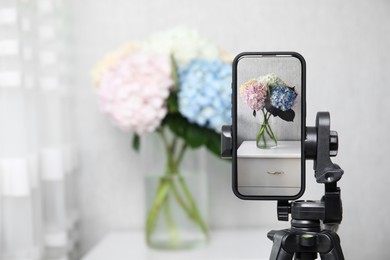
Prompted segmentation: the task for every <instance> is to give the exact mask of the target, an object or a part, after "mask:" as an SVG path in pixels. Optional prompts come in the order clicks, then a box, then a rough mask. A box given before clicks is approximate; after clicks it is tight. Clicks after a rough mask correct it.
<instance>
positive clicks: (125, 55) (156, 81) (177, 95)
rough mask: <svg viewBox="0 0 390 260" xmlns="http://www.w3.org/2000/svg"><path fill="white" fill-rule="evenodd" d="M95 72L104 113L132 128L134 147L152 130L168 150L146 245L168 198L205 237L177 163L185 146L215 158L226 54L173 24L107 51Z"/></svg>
mask: <svg viewBox="0 0 390 260" xmlns="http://www.w3.org/2000/svg"><path fill="white" fill-rule="evenodd" d="M93 76H94V82H95V84H96V86H97V95H98V100H99V105H100V108H101V110H102V111H103V112H104V113H105V114H107V115H108V116H109V117H110V118H111V119H112V121H113V123H114V124H115V125H116V126H118V127H119V128H120V129H122V130H123V131H126V132H129V133H133V148H134V149H136V150H138V149H139V146H140V136H143V135H145V134H147V133H152V132H156V133H157V134H158V135H159V136H160V137H161V140H162V143H163V144H164V147H165V152H166V169H165V172H164V175H163V176H161V178H160V180H159V183H158V185H157V188H156V191H155V199H154V201H153V202H152V203H151V205H150V208H149V211H148V214H147V220H146V237H147V242H148V244H149V245H151V236H152V234H153V231H154V229H155V226H156V222H157V218H158V216H159V215H160V211H161V210H162V209H164V213H165V212H166V211H169V205H168V203H169V200H168V197H173V198H175V201H176V202H177V204H179V205H180V207H181V209H182V210H183V211H184V212H185V214H186V215H187V217H188V218H189V219H190V220H191V221H193V222H194V223H195V224H196V225H197V226H198V227H199V228H200V229H201V231H202V232H203V233H204V234H205V235H206V237H207V234H208V229H207V226H206V224H205V221H204V218H203V216H201V214H200V211H199V210H198V208H197V205H196V203H195V201H194V198H193V194H191V192H190V189H189V188H188V185H187V183H186V181H185V179H184V178H183V176H182V175H181V173H180V164H181V162H182V159H183V156H184V154H185V152H186V151H187V150H188V148H199V147H201V146H205V147H207V149H208V150H209V151H211V152H212V153H214V154H216V155H218V156H219V149H220V136H219V132H220V128H221V126H222V125H223V124H229V123H230V107H231V104H230V95H231V89H230V81H231V64H230V61H229V59H227V58H226V54H224V52H222V51H221V50H220V49H218V48H217V47H216V46H214V45H213V44H211V43H210V42H208V41H207V40H205V39H203V38H202V37H201V36H200V35H199V34H198V33H197V32H196V31H192V30H189V29H188V28H186V27H178V28H175V29H173V30H170V31H165V32H161V33H157V34H154V35H152V36H150V37H149V38H148V39H146V40H145V41H144V42H141V43H131V44H128V45H126V46H125V47H123V48H121V49H120V50H118V51H115V52H113V53H111V54H109V55H107V56H106V57H104V58H103V59H102V60H101V61H100V62H99V63H98V64H97V65H96V68H95V70H94V73H93ZM168 213H169V212H168ZM167 218H168V219H167V222H168V226H169V233H170V234H171V238H172V241H171V242H172V246H173V247H174V244H175V243H177V238H178V234H177V228H176V227H175V223H174V221H173V219H172V217H171V216H169V214H168V217H167ZM152 246H153V245H152Z"/></svg>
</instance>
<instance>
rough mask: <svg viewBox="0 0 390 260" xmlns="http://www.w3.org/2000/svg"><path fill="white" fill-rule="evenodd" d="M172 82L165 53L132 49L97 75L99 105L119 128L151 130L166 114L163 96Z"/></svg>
mask: <svg viewBox="0 0 390 260" xmlns="http://www.w3.org/2000/svg"><path fill="white" fill-rule="evenodd" d="M173 84H174V82H173V79H172V69H171V60H170V58H169V57H168V56H163V55H161V56H158V55H151V54H149V53H146V52H143V51H141V50H136V51H132V52H130V53H128V54H126V55H124V56H123V57H121V58H120V59H119V60H118V61H117V62H116V63H115V64H113V65H111V66H110V67H109V68H108V69H107V70H106V71H105V72H104V73H103V74H102V75H101V78H100V81H99V84H98V97H99V104H100V108H101V110H102V111H103V112H104V113H106V114H107V115H109V116H110V117H111V118H112V120H113V121H114V123H115V124H116V125H117V126H119V127H120V128H121V129H122V130H123V131H128V132H136V133H137V134H139V135H142V134H144V133H148V132H153V131H154V130H155V129H156V128H157V127H159V126H160V124H161V121H162V119H163V118H164V117H165V115H166V114H167V108H166V99H167V98H168V96H169V91H170V88H171V87H172V86H173Z"/></svg>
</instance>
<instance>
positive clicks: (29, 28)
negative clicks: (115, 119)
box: [0, 0, 78, 260]
mask: <svg viewBox="0 0 390 260" xmlns="http://www.w3.org/2000/svg"><path fill="white" fill-rule="evenodd" d="M64 3H65V2H62V1H60V0H1V2H0V259H1V260H5V259H12V260H16V259H23V260H26V259H37V260H38V259H39V260H41V259H77V245H78V234H77V230H78V228H77V225H78V212H77V205H76V200H75V191H76V179H77V165H78V163H77V160H76V158H77V146H76V143H75V138H74V135H73V132H72V129H73V121H72V119H73V117H72V107H73V106H72V102H73V96H72V88H71V85H70V84H69V82H70V76H69V73H68V64H69V63H68V57H69V55H68V53H67V52H66V50H67V49H66V48H65V47H66V43H67V32H66V26H65V25H66V21H65V11H64V10H65V6H64Z"/></svg>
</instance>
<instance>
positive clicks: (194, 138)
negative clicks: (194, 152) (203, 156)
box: [185, 124, 207, 148]
mask: <svg viewBox="0 0 390 260" xmlns="http://www.w3.org/2000/svg"><path fill="white" fill-rule="evenodd" d="M185 140H186V142H187V144H188V145H189V146H190V147H191V148H198V147H200V146H202V145H205V144H206V142H207V130H206V129H203V128H201V127H199V126H197V125H195V124H191V125H189V127H188V128H187V133H186V136H185Z"/></svg>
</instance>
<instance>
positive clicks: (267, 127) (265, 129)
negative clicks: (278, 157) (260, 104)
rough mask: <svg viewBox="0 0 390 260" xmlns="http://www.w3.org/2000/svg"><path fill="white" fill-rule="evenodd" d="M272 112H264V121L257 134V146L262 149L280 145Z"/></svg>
mask: <svg viewBox="0 0 390 260" xmlns="http://www.w3.org/2000/svg"><path fill="white" fill-rule="evenodd" d="M270 117H271V114H270V113H268V112H267V113H263V122H262V123H260V124H259V127H258V128H259V131H258V133H257V136H256V146H257V147H258V148H260V149H269V148H273V147H276V146H277V145H278V140H277V139H276V136H275V134H274V131H273V130H272V122H271V119H270Z"/></svg>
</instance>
